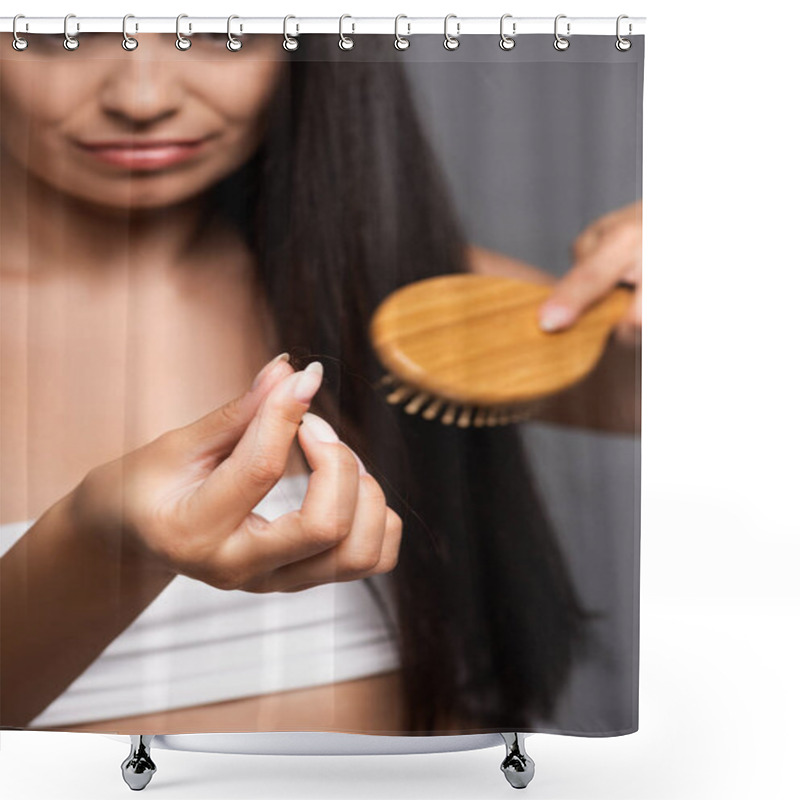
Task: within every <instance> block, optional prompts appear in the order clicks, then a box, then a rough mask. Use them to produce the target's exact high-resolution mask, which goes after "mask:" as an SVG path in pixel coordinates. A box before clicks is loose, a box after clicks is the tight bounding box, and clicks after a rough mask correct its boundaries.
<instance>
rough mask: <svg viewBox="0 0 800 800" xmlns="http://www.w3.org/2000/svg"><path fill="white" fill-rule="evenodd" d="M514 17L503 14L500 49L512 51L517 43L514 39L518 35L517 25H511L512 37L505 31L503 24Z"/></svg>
mask: <svg viewBox="0 0 800 800" xmlns="http://www.w3.org/2000/svg"><path fill="white" fill-rule="evenodd" d="M511 16H513V15H512V14H503V16H502V17H500V49H501V50H512V49H513V48H514V45H515V44H516V42H515V41H514V39H513V38H512V37H514V36H516V35H517V23H516V22H512V23H511V36H509V35H508V34H507V33H505V32H504V31H503V23H504V22H505V21H506V20H507V19H508V18H509V17H511Z"/></svg>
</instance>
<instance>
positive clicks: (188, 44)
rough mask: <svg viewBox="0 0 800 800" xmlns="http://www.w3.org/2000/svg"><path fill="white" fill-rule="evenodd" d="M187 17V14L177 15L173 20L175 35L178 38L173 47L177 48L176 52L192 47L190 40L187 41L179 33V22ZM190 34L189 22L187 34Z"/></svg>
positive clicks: (190, 25)
mask: <svg viewBox="0 0 800 800" xmlns="http://www.w3.org/2000/svg"><path fill="white" fill-rule="evenodd" d="M188 16H189V15H188V14H178V16H177V18H176V19H175V35H176V36H177V37H178V38H177V39H176V40H175V47H177V48H178V50H188V49H189V48H190V47H191V46H192V40H191V39H187V38H186V37H185V36H184V35H183V34H182V33H181V20H182V19H183V18H184V17H188ZM191 32H192V23H191V22H190V23H189V33H191Z"/></svg>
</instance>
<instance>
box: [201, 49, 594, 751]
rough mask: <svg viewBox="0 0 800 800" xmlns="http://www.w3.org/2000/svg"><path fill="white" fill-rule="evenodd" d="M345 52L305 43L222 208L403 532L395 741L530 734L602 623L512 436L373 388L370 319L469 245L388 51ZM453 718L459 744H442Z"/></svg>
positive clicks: (444, 269) (297, 352) (397, 584)
mask: <svg viewBox="0 0 800 800" xmlns="http://www.w3.org/2000/svg"><path fill="white" fill-rule="evenodd" d="M337 41H338V40H337V38H336V37H335V36H322V35H317V36H315V35H307V36H304V37H303V39H302V46H301V48H300V50H299V51H298V53H297V54H293V55H292V56H290V57H289V62H290V63H288V64H286V65H284V66H285V67H286V70H287V71H286V73H285V74H284V76H283V79H282V81H281V83H280V85H279V87H278V88H277V90H276V93H275V94H274V95H273V97H272V98H271V99H270V102H269V106H268V115H269V121H268V131H267V134H266V138H265V140H264V142H263V144H262V146H261V147H260V148H259V150H258V152H257V153H256V154H255V155H254V156H253V158H252V159H251V160H250V161H249V162H248V163H247V164H245V165H244V166H243V167H242V168H241V169H240V170H238V171H237V172H236V173H235V174H234V175H232V176H230V177H229V178H228V179H227V180H226V181H224V182H223V184H221V185H220V186H219V187H218V189H217V190H218V191H219V192H220V195H221V197H219V198H218V201H221V205H222V206H223V207H225V208H227V209H228V210H229V211H231V210H233V215H234V216H238V217H239V219H240V221H241V224H242V226H243V230H244V232H245V235H246V237H247V239H248V241H249V242H250V244H251V245H252V247H253V249H254V252H255V253H256V254H257V257H258V264H259V274H258V280H259V286H260V288H262V289H263V292H264V296H265V298H266V300H267V302H268V303H269V305H270V314H271V315H272V319H273V323H272V324H274V325H275V330H276V331H277V334H278V337H279V343H278V345H277V346H278V347H280V349H285V350H288V351H289V352H290V353H291V355H292V361H293V363H294V365H295V366H296V367H298V368H301V367H302V366H304V365H305V363H307V362H308V361H310V360H313V359H318V360H321V361H322V362H323V364H324V366H325V380H324V383H323V386H322V388H321V389H320V390H319V392H318V393H317V395H316V397H315V398H314V401H313V404H312V410H314V411H315V412H317V413H319V414H321V415H322V416H324V417H325V418H326V419H327V420H328V421H329V422H330V423H331V424H332V425H333V427H334V428H335V429H336V430H337V432H339V434H340V436H341V437H342V438H343V439H344V441H346V442H348V444H350V445H351V446H352V447H353V449H354V450H355V451H356V452H357V453H358V454H359V455H360V457H361V458H362V459H363V461H364V463H365V464H366V466H367V469H368V470H369V471H370V472H371V473H372V474H373V475H374V476H375V477H376V478H377V480H378V481H379V482H380V484H381V486H382V487H383V489H384V492H385V494H386V499H387V503H388V505H389V506H390V507H392V508H393V509H394V510H395V511H396V512H397V513H398V514H399V515H400V516H401V517H402V519H403V540H402V545H401V550H400V556H399V562H398V564H397V567H396V568H395V569H394V570H393V571H392V572H391V573H388V575H390V576H391V586H392V592H393V597H392V599H393V600H394V602H395V603H396V609H397V614H398V622H399V626H398V630H397V635H398V642H399V645H400V651H401V669H402V682H403V688H404V703H405V705H404V708H405V722H404V729H405V730H404V732H405V733H407V734H409V735H414V734H417V733H419V734H433V733H437V732H440V733H453V732H458V733H482V732H489V731H491V732H497V731H512V730H515V731H533V730H535V729H536V725H537V724H538V723H539V722H542V721H545V720H547V719H549V718H551V716H552V715H553V713H554V711H555V709H556V703H557V700H558V697H559V695H560V693H561V692H562V690H563V689H564V687H565V685H566V682H567V679H568V677H569V674H570V668H571V666H572V665H573V664H574V662H575V660H576V657H577V656H578V654H579V653H580V652H583V650H584V648H585V647H586V646H587V643H588V642H589V640H590V638H591V637H589V636H588V628H587V623H588V621H589V619H590V618H592V617H593V616H595V615H594V614H591V613H590V612H588V611H587V610H586V609H584V608H583V607H582V605H581V603H580V602H579V599H578V596H577V593H576V591H575V589H574V587H573V585H572V582H571V580H570V575H569V571H568V569H567V565H566V563H565V561H564V558H563V556H562V553H561V552H560V549H559V547H558V544H557V541H556V538H555V535H554V532H553V529H552V526H551V522H550V520H549V519H548V517H547V514H546V513H545V510H544V507H543V504H542V502H541V500H540V497H539V493H538V490H537V487H536V483H535V479H534V476H533V474H532V472H531V466H530V464H529V460H528V458H527V457H526V455H525V451H524V448H523V444H522V441H521V439H520V434H519V431H518V430H517V429H516V428H515V426H513V425H509V426H503V427H501V426H496V427H491V428H465V429H462V428H457V427H456V426H454V425H453V426H445V425H442V424H441V423H440V422H438V421H427V420H423V419H422V418H420V417H419V416H418V415H410V414H407V413H405V411H404V410H403V409H402V408H401V407H399V406H393V405H390V404H389V403H387V402H386V400H385V399H384V397H383V394H384V392H383V391H382V390H380V389H379V387H378V381H379V378H380V377H381V375H382V374H383V372H384V371H383V369H382V368H381V366H380V364H379V362H378V361H377V360H376V357H375V355H374V352H373V350H372V347H371V345H370V342H369V339H368V337H367V329H368V323H369V320H370V317H371V315H372V313H373V311H374V310H375V309H376V307H377V306H378V304H379V303H380V302H381V301H382V300H383V299H384V298H385V297H386V296H387V295H388V294H390V293H391V292H392V291H393V290H395V289H397V288H398V287H400V286H403V285H404V284H407V283H410V282H412V281H417V280H420V279H422V278H428V277H431V276H433V275H439V274H443V273H453V272H464V271H466V269H467V268H466V265H465V258H464V256H465V244H466V240H465V236H464V233H463V231H462V229H461V226H460V224H459V221H458V220H457V216H456V213H455V212H454V210H453V208H452V206H451V201H450V199H449V197H448V191H447V187H446V183H445V180H444V177H443V175H442V174H440V172H439V167H438V165H437V163H436V161H435V160H434V157H433V153H432V149H431V147H430V145H429V143H428V141H427V140H426V138H425V136H424V134H423V131H422V130H421V127H420V124H419V120H418V119H417V117H416V116H415V113H414V107H413V102H412V97H411V94H410V91H409V86H408V85H407V79H406V76H405V73H404V71H403V66H402V64H400V63H397V62H396V61H395V59H394V58H393V57H392V55H391V53H387V48H386V38H385V37H371V36H361V37H359V39H358V45H357V46H358V50H359V54H358V55H359V57H360V58H364V56H365V55H366V58H365V59H364V60H357V59H354V58H352V56H351V57H350V58H348V59H346V60H345V59H344V58H342V56H341V53H340V51H339V49H338V48H337V47H336V46H335V45H336V42H337ZM379 47H380V48H381V55H380V58H378V57H374V58H373V57H371V56H374V55H375V54H376V52H377V51H376V48H379ZM388 51H393V48H391V47H389V48H388ZM300 56H302V58H301V57H300ZM365 581H366V583H367V584H370V582H371V581H372V579H371V578H366V579H365ZM372 588H373V591H374V587H372ZM374 595H375V596H376V599H378V593H377V592H375V591H374ZM387 621H388V617H387ZM443 720H458V724H459V727H458V728H457V731H454V729H453V728H449V727H448V728H445V727H441V728H440V729H439V730H437V727H436V726H437V725H439V726H442V725H443V722H442V721H443Z"/></svg>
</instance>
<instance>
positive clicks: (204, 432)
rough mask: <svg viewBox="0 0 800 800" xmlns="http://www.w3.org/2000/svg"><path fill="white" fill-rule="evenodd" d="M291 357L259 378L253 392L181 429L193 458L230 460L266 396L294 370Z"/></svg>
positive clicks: (278, 358) (277, 362)
mask: <svg viewBox="0 0 800 800" xmlns="http://www.w3.org/2000/svg"><path fill="white" fill-rule="evenodd" d="M288 362H289V354H288V353H281V354H280V355H279V356H275V358H273V359H272V361H270V362H269V363H268V364H267V365H266V366H265V367H263V368H262V369H261V371H260V372H259V373H258V374H257V375H256V377H255V378H254V380H253V383H252V385H251V386H250V388H249V389H248V390H247V391H246V392H245V393H244V394H240V395H239V396H238V397H234V398H233V399H232V400H229V401H228V402H227V403H225V404H223V405H221V406H219V408H215V409H214V410H213V411H211V412H209V413H208V414H206V415H205V416H203V417H200V419H198V420H195V421H194V422H191V423H189V424H188V425H185V426H184V427H183V428H180V429H179V431H180V433H181V434H182V435H183V436H184V437H185V439H186V444H187V450H188V451H189V452H191V453H192V454H193V455H195V456H197V455H198V454H201V453H202V454H203V455H209V456H210V455H215V454H216V455H222V456H226V455H228V453H230V451H231V450H232V449H233V447H234V446H235V445H236V442H238V441H239V439H240V438H241V436H242V434H243V433H244V431H245V429H246V428H247V426H248V425H249V424H250V420H251V419H252V418H253V415H254V414H255V412H256V410H257V409H258V407H259V405H260V404H261V401H262V399H263V398H264V396H265V395H267V394H269V392H270V391H271V390H272V388H273V387H274V386H276V385H277V383H278V382H279V381H280V380H281V379H282V378H285V377H286V376H287V375H290V374H291V373H292V372H293V371H294V370H293V369H292V367H291V365H290V364H289V363H288Z"/></svg>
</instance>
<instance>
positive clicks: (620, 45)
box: [614, 14, 633, 53]
mask: <svg viewBox="0 0 800 800" xmlns="http://www.w3.org/2000/svg"><path fill="white" fill-rule="evenodd" d="M623 19H628V15H627V14H620V15H619V16H618V17H617V41H616V42H614V47H616V48H617V50H619V51H620V53H624V52H625V51H626V50H630V49H631V40H630V39H623V38H622V36H621V35H620V32H619V23H620V22H621V21H622V20H623ZM631 33H633V25H631V23H630V22H629V23H628V36H630V35H631Z"/></svg>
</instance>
